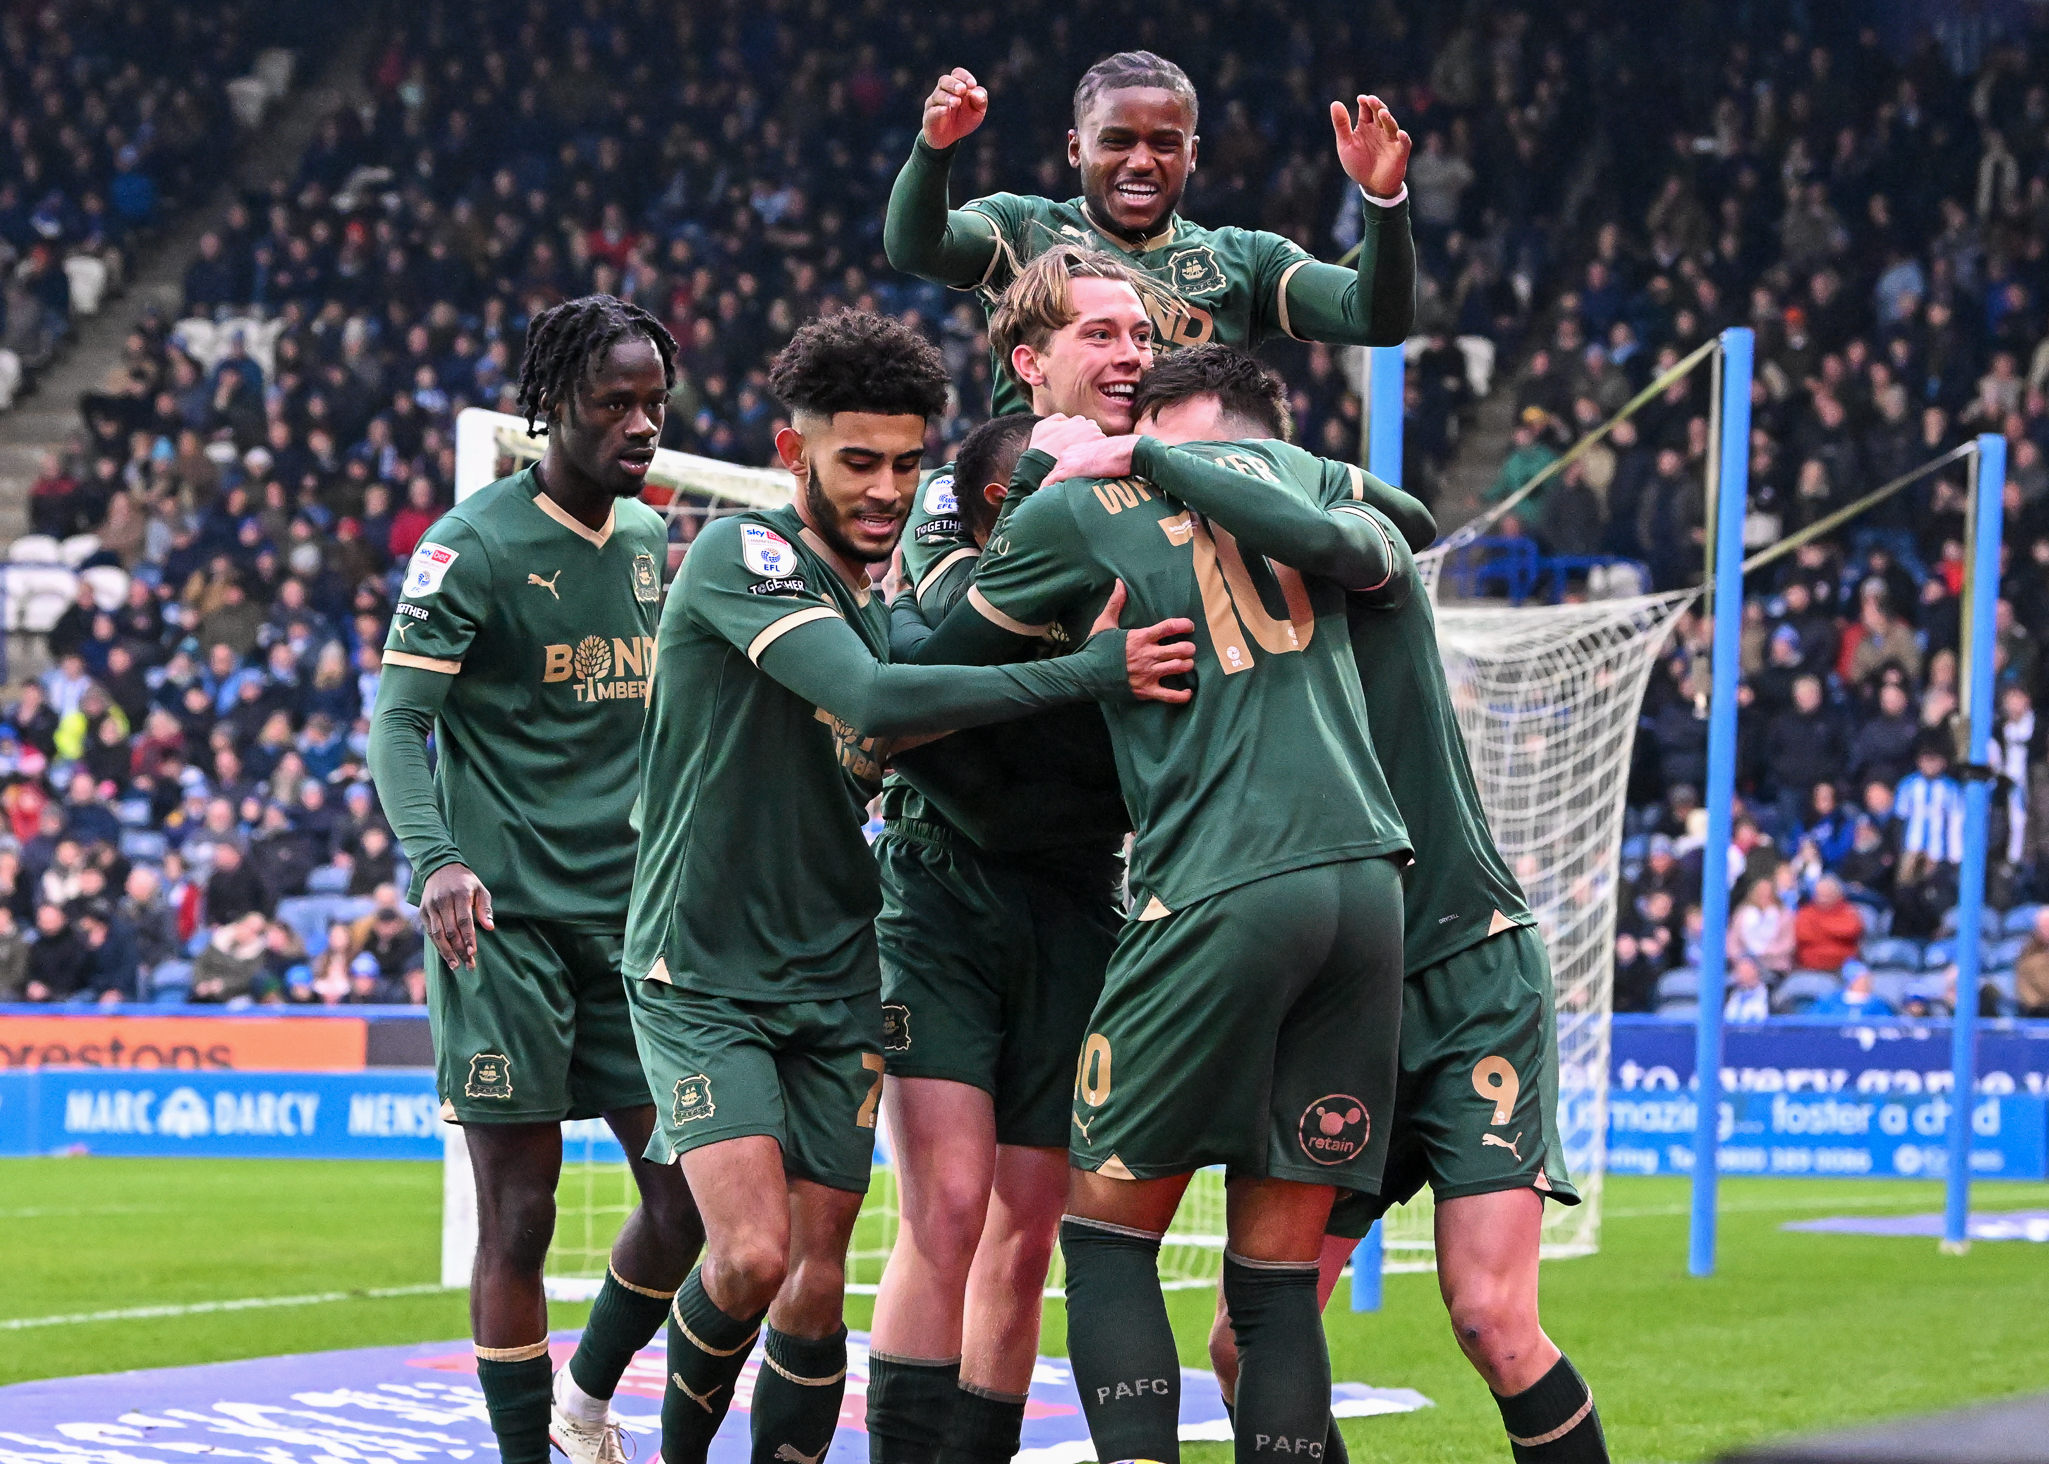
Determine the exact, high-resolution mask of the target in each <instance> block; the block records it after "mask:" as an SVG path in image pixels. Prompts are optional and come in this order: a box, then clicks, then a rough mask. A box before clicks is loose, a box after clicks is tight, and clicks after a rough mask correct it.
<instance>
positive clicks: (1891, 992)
mask: <svg viewBox="0 0 2049 1464" xmlns="http://www.w3.org/2000/svg"><path fill="white" fill-rule="evenodd" d="M1921 979H1922V977H1921V973H1920V972H1919V971H1907V970H1902V969H1901V968H1900V967H1897V966H1888V967H1886V968H1885V969H1884V970H1878V971H1873V972H1872V973H1871V994H1872V995H1873V996H1881V997H1884V998H1885V999H1886V1000H1887V1001H1889V1002H1891V1003H1892V1004H1893V1008H1894V1009H1895V1010H1897V1009H1898V1008H1899V1006H1900V1004H1901V1003H1902V1002H1904V1001H1905V1000H1906V999H1907V988H1908V987H1909V986H1911V985H1913V984H1914V983H1915V982H1917V981H1919V980H1921Z"/></svg>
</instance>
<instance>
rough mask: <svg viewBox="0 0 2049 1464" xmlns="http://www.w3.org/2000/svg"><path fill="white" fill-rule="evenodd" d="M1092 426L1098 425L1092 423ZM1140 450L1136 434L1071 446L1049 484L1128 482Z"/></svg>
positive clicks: (1060, 458) (1049, 477)
mask: <svg viewBox="0 0 2049 1464" xmlns="http://www.w3.org/2000/svg"><path fill="white" fill-rule="evenodd" d="M1089 425H1090V426H1092V427H1093V426H1094V425H1095V424H1094V423H1093V422H1091V423H1090V424H1089ZM1136 446H1138V435H1137V434H1136V433H1130V432H1127V433H1125V434H1124V435H1123V436H1122V437H1105V436H1103V435H1102V434H1101V433H1100V432H1098V433H1097V434H1096V436H1095V437H1093V438H1090V439H1088V440H1086V441H1083V442H1076V443H1071V444H1069V445H1068V446H1067V447H1065V448H1063V449H1062V450H1061V451H1060V452H1059V453H1058V454H1057V455H1056V461H1055V462H1054V464H1053V467H1052V470H1051V471H1049V472H1048V473H1047V474H1046V481H1047V482H1048V483H1058V482H1059V481H1060V480H1061V479H1063V478H1126V477H1129V476H1130V475H1131V450H1132V449H1133V448H1134V447H1136Z"/></svg>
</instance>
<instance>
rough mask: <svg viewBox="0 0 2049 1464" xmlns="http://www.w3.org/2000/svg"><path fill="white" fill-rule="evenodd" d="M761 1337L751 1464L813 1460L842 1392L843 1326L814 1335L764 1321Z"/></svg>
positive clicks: (832, 1424) (824, 1443) (835, 1420)
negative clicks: (766, 1324) (780, 1329)
mask: <svg viewBox="0 0 2049 1464" xmlns="http://www.w3.org/2000/svg"><path fill="white" fill-rule="evenodd" d="M761 1342H762V1348H761V1350H762V1359H761V1372H760V1373H759V1374H758V1375H757V1376H756V1377H755V1379H754V1402H753V1404H752V1405H751V1407H752V1408H753V1417H754V1464H779V1461H780V1464H819V1461H820V1460H821V1459H823V1458H824V1457H825V1451H826V1450H827V1449H829V1448H831V1447H832V1432H833V1430H834V1429H836V1428H838V1427H839V1421H840V1402H841V1400H842V1399H844V1398H845V1397H846V1394H847V1329H846V1328H845V1327H841V1328H840V1329H839V1330H838V1331H837V1332H834V1333H833V1334H832V1335H831V1336H830V1337H819V1338H815V1339H814V1338H810V1337H792V1336H790V1335H789V1334H788V1333H787V1332H778V1331H777V1330H776V1329H775V1328H774V1327H769V1328H766V1329H764V1331H763V1333H762V1339H761ZM666 1458H667V1456H666V1455H664V1459H665V1461H666Z"/></svg>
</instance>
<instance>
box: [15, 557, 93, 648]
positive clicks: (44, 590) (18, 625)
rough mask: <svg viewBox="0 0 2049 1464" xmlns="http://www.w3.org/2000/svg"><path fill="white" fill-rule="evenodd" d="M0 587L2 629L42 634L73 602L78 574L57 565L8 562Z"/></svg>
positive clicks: (75, 599) (76, 597) (76, 594)
mask: <svg viewBox="0 0 2049 1464" xmlns="http://www.w3.org/2000/svg"><path fill="white" fill-rule="evenodd" d="M51 542H52V543H54V542H55V541H54V540H52V541H51ZM0 588H4V593H0V601H4V612H5V613H4V618H5V622H6V628H7V629H8V630H26V631H32V632H34V633H35V634H37V635H44V634H47V633H48V632H49V629H50V627H51V626H53V625H55V624H56V623H57V621H58V618H59V617H60V616H62V615H63V614H64V612H65V611H66V610H69V609H70V608H71V606H72V605H73V604H74V603H75V602H76V601H77V599H78V576H77V575H75V574H73V573H72V572H71V571H70V570H68V569H66V568H64V566H63V565H61V564H9V565H8V566H7V567H6V569H5V571H4V572H0Z"/></svg>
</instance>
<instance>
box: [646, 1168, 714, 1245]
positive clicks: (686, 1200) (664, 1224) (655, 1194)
mask: <svg viewBox="0 0 2049 1464" xmlns="http://www.w3.org/2000/svg"><path fill="white" fill-rule="evenodd" d="M640 1207H641V1209H642V1211H643V1212H645V1214H646V1215H647V1219H648V1224H649V1225H650V1226H652V1227H653V1229H654V1231H655V1234H656V1236H657V1237H658V1238H659V1242H660V1244H662V1245H664V1246H666V1247H669V1248H671V1249H675V1248H679V1247H680V1248H684V1249H688V1250H693V1251H694V1250H696V1249H697V1248H698V1247H700V1246H702V1245H703V1244H704V1218H703V1217H702V1216H701V1215H699V1214H698V1213H697V1201H696V1200H694V1199H692V1198H691V1195H690V1186H689V1185H687V1184H685V1183H683V1176H682V1173H681V1171H677V1173H676V1182H675V1183H674V1184H653V1185H649V1186H647V1187H646V1188H644V1189H643V1190H642V1191H641V1193H640Z"/></svg>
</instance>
